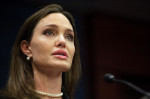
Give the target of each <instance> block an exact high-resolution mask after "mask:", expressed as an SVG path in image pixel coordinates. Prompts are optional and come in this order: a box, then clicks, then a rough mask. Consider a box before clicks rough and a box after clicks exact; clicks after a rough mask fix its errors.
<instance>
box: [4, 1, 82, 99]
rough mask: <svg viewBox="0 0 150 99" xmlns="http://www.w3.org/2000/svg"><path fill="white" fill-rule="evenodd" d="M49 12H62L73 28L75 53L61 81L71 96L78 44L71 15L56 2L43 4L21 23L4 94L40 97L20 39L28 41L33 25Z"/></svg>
mask: <svg viewBox="0 0 150 99" xmlns="http://www.w3.org/2000/svg"><path fill="white" fill-rule="evenodd" d="M51 13H62V14H63V15H64V16H66V17H67V19H68V20H69V21H70V23H71V25H72V27H73V30H74V35H75V38H74V44H75V54H74V58H73V62H72V66H71V68H70V70H69V71H67V72H64V73H63V83H62V88H63V89H64V90H65V91H66V92H67V93H68V95H69V96H70V97H71V99H72V98H73V93H74V90H75V86H76V83H77V81H78V79H79V77H80V73H81V63H80V54H79V44H78V39H77V33H76V29H75V24H74V20H73V17H72V15H71V14H70V13H68V12H66V11H64V10H63V9H62V7H61V6H59V5H57V4H51V5H47V6H45V7H44V8H42V9H40V10H39V11H37V12H36V13H34V14H33V15H31V16H30V17H29V18H28V19H27V20H26V21H25V23H24V24H23V25H22V27H21V29H20V31H19V33H18V35H17V38H16V41H15V43H14V45H13V49H12V53H11V54H12V56H11V66H10V74H9V79H8V83H7V86H6V90H5V91H4V96H7V97H8V98H14V99H29V98H32V99H40V98H39V96H38V95H37V94H36V93H35V91H34V90H35V87H34V80H33V71H32V66H31V63H30V62H29V61H27V60H26V56H25V55H24V54H23V53H22V51H21V48H20V43H21V41H22V40H27V41H28V42H30V40H31V38H32V35H33V30H34V28H35V26H36V25H37V24H38V22H39V21H40V20H41V19H42V18H44V17H45V16H47V15H48V14H51Z"/></svg>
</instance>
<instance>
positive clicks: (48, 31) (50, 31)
mask: <svg viewBox="0 0 150 99" xmlns="http://www.w3.org/2000/svg"><path fill="white" fill-rule="evenodd" d="M44 35H51V36H53V35H54V32H53V31H52V30H46V31H44Z"/></svg>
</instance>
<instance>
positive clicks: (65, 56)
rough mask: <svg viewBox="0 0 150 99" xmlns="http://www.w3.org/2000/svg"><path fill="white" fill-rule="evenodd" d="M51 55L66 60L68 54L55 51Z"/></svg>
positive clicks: (62, 51)
mask: <svg viewBox="0 0 150 99" xmlns="http://www.w3.org/2000/svg"><path fill="white" fill-rule="evenodd" d="M52 55H53V56H54V57H56V58H59V59H67V58H68V54H67V53H66V51H64V50H57V51H55V52H54V53H53V54H52Z"/></svg>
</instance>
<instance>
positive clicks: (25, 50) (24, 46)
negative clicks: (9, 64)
mask: <svg viewBox="0 0 150 99" xmlns="http://www.w3.org/2000/svg"><path fill="white" fill-rule="evenodd" d="M21 51H22V53H24V54H25V55H26V56H29V57H31V56H32V52H31V49H30V44H29V42H28V41H26V40H23V41H22V42H21Z"/></svg>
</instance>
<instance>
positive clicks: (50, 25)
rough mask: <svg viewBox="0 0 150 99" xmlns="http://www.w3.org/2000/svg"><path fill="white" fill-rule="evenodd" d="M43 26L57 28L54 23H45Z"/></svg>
mask: <svg viewBox="0 0 150 99" xmlns="http://www.w3.org/2000/svg"><path fill="white" fill-rule="evenodd" d="M44 27H52V28H58V26H57V25H55V24H48V25H45V26H44ZM44 27H43V28H44Z"/></svg>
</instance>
